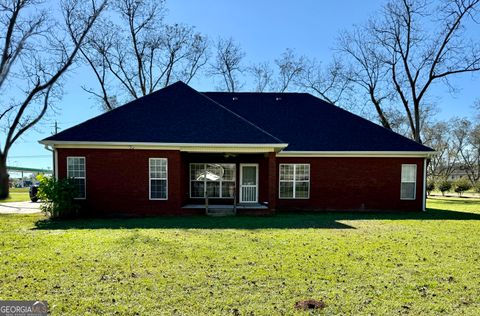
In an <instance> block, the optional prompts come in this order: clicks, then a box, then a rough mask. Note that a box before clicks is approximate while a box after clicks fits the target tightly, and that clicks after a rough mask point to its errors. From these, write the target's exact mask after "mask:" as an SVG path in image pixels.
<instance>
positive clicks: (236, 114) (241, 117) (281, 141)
mask: <svg viewBox="0 0 480 316" xmlns="http://www.w3.org/2000/svg"><path fill="white" fill-rule="evenodd" d="M187 87H189V88H190V89H192V90H193V91H195V92H197V93H198V94H200V95H201V96H202V97H204V98H205V99H208V100H209V101H211V102H213V103H214V104H216V105H217V106H219V107H220V108H222V109H224V110H225V111H227V112H229V113H231V114H233V115H234V116H236V117H238V118H239V119H241V120H243V121H244V122H245V123H248V124H250V125H251V126H253V127H254V128H256V129H258V130H259V131H261V132H262V133H264V134H266V135H268V136H270V137H272V138H273V139H275V140H277V141H278V142H280V143H284V144H286V142H284V141H283V140H281V139H280V138H278V137H276V136H275V135H272V134H270V133H269V132H267V131H266V130H264V129H263V128H261V127H260V126H258V125H256V124H254V123H253V122H251V121H249V120H247V119H246V118H244V117H243V116H241V115H239V114H238V113H235V112H233V111H232V110H230V109H229V108H227V107H226V106H224V105H222V104H220V103H219V102H217V101H215V100H213V99H212V98H210V97H208V96H206V95H205V93H204V92H199V91H197V90H195V89H193V88H192V87H190V86H188V85H187Z"/></svg>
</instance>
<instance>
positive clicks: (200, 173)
mask: <svg viewBox="0 0 480 316" xmlns="http://www.w3.org/2000/svg"><path fill="white" fill-rule="evenodd" d="M204 175H205V164H203V163H192V164H191V165H190V180H198V181H200V180H204V179H205V177H204Z"/></svg>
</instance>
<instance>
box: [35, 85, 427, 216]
mask: <svg viewBox="0 0 480 316" xmlns="http://www.w3.org/2000/svg"><path fill="white" fill-rule="evenodd" d="M40 143H42V144H45V145H46V146H49V147H51V148H53V150H54V152H55V170H56V177H58V178H65V177H71V178H74V179H75V182H76V184H77V186H78V199H79V200H81V203H82V206H83V208H84V210H85V211H88V212H91V213H94V214H97V215H103V214H119V213H121V214H136V215H187V214H201V213H204V207H205V202H206V197H208V203H209V205H211V206H214V205H222V206H219V207H232V206H233V204H234V203H235V204H236V206H237V211H238V213H250V214H271V213H274V212H275V211H277V210H403V211H421V210H422V209H425V170H426V162H427V159H428V157H429V155H431V154H432V152H433V151H432V149H430V148H428V147H425V146H423V145H420V144H418V143H416V142H414V141H411V140H409V139H407V138H405V137H403V136H400V135H398V134H396V133H394V132H391V131H389V130H386V129H384V128H382V127H380V126H378V125H376V124H374V123H372V122H370V121H368V120H365V119H363V118H361V117H359V116H356V115H354V114H352V113H350V112H347V111H345V110H343V109H341V108H338V107H336V106H333V105H331V104H329V103H326V102H324V101H322V100H320V99H318V98H316V97H314V96H312V95H310V94H306V93H223V92H205V93H201V92H197V91H196V90H194V89H192V88H191V87H189V86H187V85H186V84H184V83H182V82H177V83H175V84H173V85H170V86H168V87H166V88H164V89H162V90H159V91H157V92H154V93H152V94H150V95H148V96H145V97H142V98H139V99H137V100H135V101H132V102H130V103H128V104H125V105H123V106H121V107H119V108H117V109H115V110H113V111H110V112H108V113H105V114H102V115H99V116H97V117H95V118H93V119H90V120H88V121H85V122H84V123H81V124H79V125H77V126H74V127H72V128H70V129H67V130H64V131H62V132H60V133H58V134H56V135H53V136H51V137H48V138H46V139H44V140H42V141H40Z"/></svg>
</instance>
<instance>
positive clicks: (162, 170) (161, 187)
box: [149, 158, 168, 200]
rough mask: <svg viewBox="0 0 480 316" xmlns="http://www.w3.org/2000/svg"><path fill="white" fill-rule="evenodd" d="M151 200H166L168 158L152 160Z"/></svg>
mask: <svg viewBox="0 0 480 316" xmlns="http://www.w3.org/2000/svg"><path fill="white" fill-rule="evenodd" d="M149 164H150V200H166V199H167V187H168V180H167V176H168V172H167V158H150V160H149Z"/></svg>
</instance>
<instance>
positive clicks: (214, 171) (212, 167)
mask: <svg viewBox="0 0 480 316" xmlns="http://www.w3.org/2000/svg"><path fill="white" fill-rule="evenodd" d="M222 176H223V168H222V166H221V165H219V164H207V171H206V173H205V178H206V180H207V181H220V179H222Z"/></svg>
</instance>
